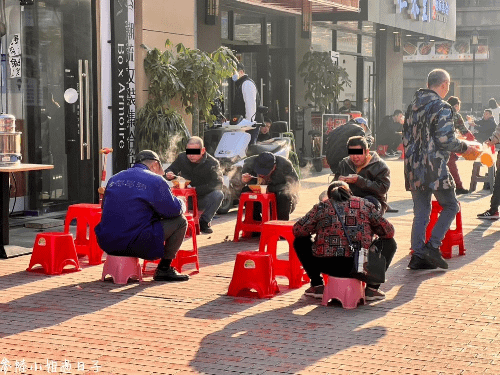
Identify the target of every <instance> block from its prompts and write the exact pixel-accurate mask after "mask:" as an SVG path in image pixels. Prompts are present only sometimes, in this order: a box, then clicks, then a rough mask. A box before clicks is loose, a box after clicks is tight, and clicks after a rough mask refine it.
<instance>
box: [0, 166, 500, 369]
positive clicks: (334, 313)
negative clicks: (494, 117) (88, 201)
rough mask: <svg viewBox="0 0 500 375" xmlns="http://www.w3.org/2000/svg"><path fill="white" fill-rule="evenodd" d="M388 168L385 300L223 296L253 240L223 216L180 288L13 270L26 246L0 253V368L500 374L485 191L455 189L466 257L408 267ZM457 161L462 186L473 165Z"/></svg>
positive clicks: (405, 236) (313, 186) (494, 260)
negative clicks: (390, 245)
mask: <svg viewBox="0 0 500 375" xmlns="http://www.w3.org/2000/svg"><path fill="white" fill-rule="evenodd" d="M388 163H389V166H390V168H391V172H392V182H393V186H392V187H391V192H390V195H389V201H390V204H391V206H393V207H395V208H398V209H399V210H400V211H399V213H394V214H387V217H389V218H390V220H391V222H392V223H393V224H394V225H395V227H396V240H397V242H398V252H397V253H396V256H395V258H394V260H393V264H392V265H391V268H390V270H389V273H388V281H387V282H386V283H385V284H384V285H383V286H382V290H384V291H385V292H386V294H387V298H386V300H384V301H379V302H376V303H371V304H369V305H365V306H360V307H358V308H357V309H355V310H344V309H342V308H341V307H340V306H338V305H333V306H328V307H324V306H321V305H320V303H319V302H320V301H319V300H316V299H312V298H308V297H305V296H303V292H304V290H305V289H306V286H303V287H302V288H300V289H292V290H291V289H288V288H287V285H288V282H287V280H286V279H281V278H280V279H278V283H279V284H280V289H281V292H280V294H279V295H277V296H276V297H274V298H272V299H263V300H259V299H248V298H233V297H227V296H226V295H225V293H226V292H227V288H228V285H229V282H230V280H231V276H232V272H233V265H234V259H235V255H236V253H238V252H239V251H244V250H257V249H258V242H257V239H250V240H244V241H241V242H238V243H234V242H231V241H228V240H231V239H232V238H233V232H234V225H235V217H236V213H235V212H231V213H229V214H228V215H224V216H221V217H220V218H218V219H216V220H215V221H214V233H213V234H212V235H209V236H207V235H203V236H200V237H199V240H198V244H199V246H200V248H199V253H200V266H201V272H200V273H199V274H196V273H194V270H193V268H191V269H190V268H189V266H187V268H186V270H187V272H188V273H192V277H191V280H190V281H189V282H186V283H178V284H169V283H157V282H154V281H153V280H152V278H151V276H150V274H149V276H148V275H147V276H146V277H145V280H144V282H142V283H138V282H134V283H129V284H128V285H126V286H120V285H114V284H113V283H111V282H101V281H99V279H100V276H101V272H102V265H101V266H86V265H85V264H84V265H83V270H82V271H81V272H67V273H64V274H63V275H60V276H52V277H49V276H45V275H43V274H37V273H28V272H25V271H24V270H25V269H26V267H27V266H28V263H29V255H28V256H21V257H17V258H12V259H7V260H0V290H1V292H0V314H1V322H0V337H1V339H0V374H1V373H6V374H15V373H25V374H38V373H40V374H41V373H43V372H45V373H47V372H52V373H60V374H63V373H66V374H94V373H96V372H99V373H103V374H127V375H135V374H138V375H139V374H141V375H142V374H349V375H352V374H384V375H385V374H391V375H392V374H500V354H499V352H500V324H499V323H500V322H499V317H500V313H499V306H500V301H499V299H500V288H499V267H498V259H499V257H500V248H499V246H498V241H499V240H500V232H499V231H498V228H499V225H500V222H484V221H480V220H478V219H476V217H475V216H476V214H477V213H479V212H481V211H484V210H485V209H486V208H488V203H489V198H490V196H489V195H488V192H486V191H478V192H476V193H474V194H471V195H468V196H461V197H460V201H461V204H462V211H463V221H464V232H465V245H466V249H467V254H466V255H465V256H460V257H459V256H454V257H453V258H452V259H451V260H450V261H449V264H450V269H449V270H448V271H442V270H429V271H410V270H408V269H406V266H407V264H408V261H409V256H408V252H409V247H410V229H411V220H412V206H411V198H410V195H409V193H408V192H406V191H404V186H403V178H402V177H403V175H402V162H401V161H399V160H395V159H392V160H389V161H388ZM459 168H460V171H461V173H462V179H463V180H464V182H465V184H464V185H465V186H466V187H467V186H468V182H469V180H470V170H471V169H472V163H471V162H467V161H459ZM327 181H328V175H327V174H326V171H324V173H323V174H314V173H311V174H310V176H309V177H307V178H305V179H304V181H303V183H302V190H301V202H300V204H299V206H298V207H297V210H296V212H295V213H294V214H293V218H297V217H299V216H301V215H304V214H305V213H306V212H307V211H308V210H309V209H310V207H312V205H313V204H314V203H315V202H316V200H317V197H318V195H319V193H320V192H321V191H322V190H324V189H325V188H326V185H327ZM480 185H481V186H479V188H481V187H482V184H480ZM50 230H53V229H50ZM22 233H23V236H24V235H26V234H25V233H26V232H22ZM13 237H14V239H15V235H14V236H13ZM278 250H279V253H280V256H283V255H286V252H287V251H288V249H287V247H286V242H285V241H281V242H280V244H279V249H278ZM457 251H458V250H456V252H457ZM23 361H24V362H23Z"/></svg>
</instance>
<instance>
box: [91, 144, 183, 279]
mask: <svg viewBox="0 0 500 375" xmlns="http://www.w3.org/2000/svg"><path fill="white" fill-rule="evenodd" d="M163 175H164V172H163V168H162V165H161V162H160V158H159V157H158V155H157V154H156V152H153V151H150V150H143V151H141V152H139V153H138V154H137V156H136V158H135V165H134V166H133V167H131V168H129V169H127V170H125V171H121V172H119V173H117V174H115V175H114V176H113V177H111V178H110V179H109V181H108V184H107V186H106V191H105V193H104V198H103V209H102V219H101V222H100V223H99V224H98V225H97V226H96V228H95V234H96V236H97V242H98V243H99V246H100V247H101V248H102V249H103V250H104V251H105V252H106V253H107V254H110V255H115V256H129V257H136V258H142V259H147V260H155V259H159V258H161V261H160V263H159V264H158V268H157V269H156V272H155V274H154V277H153V279H154V280H156V281H186V280H188V279H189V276H187V275H181V274H179V273H177V271H176V270H175V269H174V268H172V267H170V264H171V262H172V260H173V259H174V258H175V255H176V253H177V251H178V250H179V248H180V247H181V244H182V241H183V239H184V235H185V234H186V229H187V221H186V218H185V217H184V215H183V213H184V212H185V210H186V207H185V205H184V203H183V202H182V201H181V200H179V199H178V198H177V197H175V196H173V195H172V193H171V192H170V188H169V186H168V184H167V181H166V180H165V179H164V178H163Z"/></svg>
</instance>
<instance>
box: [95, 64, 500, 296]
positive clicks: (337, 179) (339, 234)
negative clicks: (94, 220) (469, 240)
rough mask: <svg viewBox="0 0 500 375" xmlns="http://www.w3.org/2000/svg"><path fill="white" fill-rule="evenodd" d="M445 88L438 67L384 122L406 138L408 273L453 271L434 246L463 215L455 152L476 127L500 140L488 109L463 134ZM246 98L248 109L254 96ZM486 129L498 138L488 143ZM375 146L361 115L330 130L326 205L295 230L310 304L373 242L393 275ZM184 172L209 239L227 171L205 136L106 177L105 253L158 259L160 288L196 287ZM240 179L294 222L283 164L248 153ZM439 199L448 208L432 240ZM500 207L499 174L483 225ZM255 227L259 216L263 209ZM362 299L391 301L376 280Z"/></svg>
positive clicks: (386, 181)
mask: <svg viewBox="0 0 500 375" xmlns="http://www.w3.org/2000/svg"><path fill="white" fill-rule="evenodd" d="M242 73H243V74H242ZM244 76H245V75H244V71H243V70H241V69H240V70H239V72H238V77H236V75H235V78H236V82H238V80H240V79H241V78H242V77H244ZM250 81H251V80H250ZM245 82H248V83H251V82H249V80H248V79H243V81H242V82H240V83H242V84H244V83H245ZM449 85H450V75H449V73H448V72H446V71H445V70H443V69H435V70H433V71H431V72H430V73H429V75H428V77H427V88H425V89H419V90H418V91H417V92H416V93H415V95H414V97H413V99H412V102H411V103H410V105H409V106H408V108H407V110H406V112H405V113H404V114H403V112H402V111H401V110H396V111H395V112H394V113H393V115H392V116H387V117H386V118H385V119H384V122H383V123H384V125H383V126H384V127H385V129H387V132H389V130H390V132H392V133H394V134H397V135H398V136H399V141H400V142H402V145H403V148H404V180H405V188H406V190H408V191H409V192H410V194H411V197H412V200H413V224H412V229H411V249H412V256H411V259H410V262H409V264H408V268H409V269H411V270H426V269H434V268H438V267H439V268H443V269H447V268H448V264H447V262H446V261H445V260H444V259H443V257H442V255H441V252H440V250H439V248H440V245H441V242H442V240H443V238H444V236H445V234H446V232H447V231H448V229H449V227H450V225H451V223H452V221H453V220H454V218H455V216H456V214H457V212H458V210H459V204H458V200H457V197H456V196H457V194H462V193H465V192H464V190H465V189H464V188H463V186H462V183H461V181H460V176H459V174H458V169H457V167H456V160H457V158H458V157H457V154H462V153H465V152H467V151H470V150H471V147H473V146H470V145H469V143H467V142H466V141H464V140H462V139H460V137H458V135H462V136H464V137H468V138H469V139H471V138H474V136H473V134H472V132H471V131H470V130H469V129H472V130H474V128H475V127H476V126H477V127H479V128H483V130H481V132H478V133H477V134H484V137H483V138H482V140H484V141H485V142H486V144H487V145H488V146H492V145H495V144H498V143H500V126H498V125H496V126H490V125H489V123H488V124H487V122H486V121H490V122H493V124H495V119H496V118H494V117H493V112H494V111H493V110H489V109H488V110H485V112H484V116H483V120H484V121H483V120H481V121H483V122H481V121H476V122H473V121H471V120H470V119H468V125H469V126H471V127H470V128H467V126H466V125H465V122H464V120H463V118H462V116H461V115H460V113H459V112H460V104H461V103H460V99H459V98H457V97H454V96H451V97H449V98H448V100H447V101H445V100H444V98H445V97H446V95H447V94H448V91H449ZM240 86H242V87H243V85H240ZM245 96H246V94H242V95H241V98H240V99H241V100H242V101H243V104H244V101H245V99H244V98H245ZM250 100H251V101H252V102H253V101H254V100H255V97H252V98H250ZM243 104H242V103H240V109H242V108H245V105H243ZM490 104H491V105H493V104H496V102H495V103H493V102H492V103H490ZM344 107H345V110H353V106H352V103H350V102H349V101H347V102H344ZM249 108H250V109H249ZM248 111H255V107H254V106H250V107H248V106H247V107H246V109H245V112H244V113H243V115H246V112H248ZM270 126H271V121H270V120H268V119H266V120H265V124H264V126H262V127H261V129H260V130H259V136H258V138H259V140H262V141H266V140H267V139H269V138H270V136H269V129H270ZM484 129H488V131H491V133H490V134H489V136H488V135H487V134H486V133H485V130H484ZM387 132H386V133H387ZM476 138H477V137H476ZM384 140H385V139H384ZM387 141H388V142H389V141H390V142H389V143H388V144H389V145H390V150H394V149H395V148H396V147H397V146H396V143H397V140H396V137H393V138H391V137H388V138H387ZM372 142H373V138H372V137H371V136H370V135H369V128H368V126H367V123H366V120H365V119H364V118H357V119H354V120H352V121H349V122H348V123H347V124H345V125H342V126H340V127H338V128H336V129H335V130H334V131H332V132H331V133H330V134H329V137H328V143H327V144H328V147H329V148H327V151H326V152H327V159H328V162H329V165H330V167H331V169H332V174H333V182H332V183H331V184H329V186H327V188H326V190H325V192H323V193H322V194H321V195H320V199H319V202H317V203H316V204H313V202H311V206H312V208H311V209H310V211H309V212H308V213H307V214H306V215H304V216H303V217H301V218H299V219H298V220H297V221H296V222H295V224H294V225H293V233H294V235H295V242H294V249H295V252H296V253H297V256H298V258H299V260H300V262H301V263H302V265H303V268H304V270H305V272H306V273H307V275H308V276H309V278H310V280H311V285H310V287H309V288H308V289H307V290H306V291H305V294H306V295H308V296H312V297H321V296H322V293H323V278H322V277H321V273H324V274H328V275H331V276H335V277H349V276H350V274H351V271H352V268H353V250H354V249H356V248H369V247H370V246H372V245H375V246H377V248H379V249H381V252H382V255H383V256H384V257H385V260H386V267H389V265H390V263H391V261H392V258H393V256H394V254H395V252H396V249H397V244H396V241H395V240H394V232H395V229H394V226H393V225H392V224H391V223H390V222H389V221H388V219H387V218H386V217H385V213H386V211H387V209H388V204H387V194H388V192H389V189H390V185H391V172H390V169H389V167H388V165H387V163H386V162H385V161H384V160H383V159H382V158H381V157H380V156H379V155H378V154H377V153H376V152H374V151H370V147H371V145H372ZM329 150H330V151H329ZM178 176H182V177H183V178H184V179H186V180H188V181H189V184H190V186H191V187H192V188H194V190H195V192H196V195H197V201H198V209H199V211H200V212H202V214H201V216H200V229H201V232H202V233H205V234H210V233H212V232H213V229H212V227H211V222H212V219H213V217H214V215H215V213H216V211H217V209H218V208H219V206H220V204H221V202H222V200H223V192H222V185H223V184H222V171H221V168H220V165H219V161H218V160H217V159H215V158H214V157H213V156H212V155H209V154H208V152H207V151H206V149H205V147H204V143H203V139H201V138H199V137H191V138H190V139H189V140H188V141H187V144H186V148H185V151H184V152H182V153H180V154H179V155H178V156H177V158H176V159H175V160H174V161H173V162H172V163H171V164H170V165H169V166H168V168H167V169H165V170H163V168H162V164H161V160H160V158H159V156H158V155H157V154H156V153H155V152H154V151H152V150H142V151H141V152H139V153H138V154H137V155H136V160H135V164H134V165H133V166H132V167H131V168H129V169H128V170H125V171H121V172H119V173H117V174H116V175H114V176H112V177H111V178H110V179H109V181H108V184H107V187H106V190H105V194H104V199H103V206H102V207H103V214H102V220H101V222H100V224H99V225H98V226H97V227H96V229H95V232H96V236H97V239H98V242H99V245H100V246H101V248H102V249H103V250H104V251H105V252H106V253H108V254H111V255H119V256H132V257H138V258H142V259H147V260H153V259H160V261H159V264H158V268H157V269H156V271H155V274H154V280H157V281H185V280H188V279H189V277H188V276H187V275H181V274H179V273H178V272H177V271H176V270H175V269H174V268H172V267H171V262H172V260H173V259H174V258H175V255H176V253H177V251H178V250H179V248H180V245H181V243H182V240H183V238H184V236H185V233H186V228H187V221H186V218H185V216H184V213H185V211H186V208H187V207H186V203H187V202H185V201H184V200H182V199H179V198H178V197H176V196H174V195H173V194H172V192H171V190H170V187H169V184H168V182H167V181H169V180H174V179H176V178H177V177H178ZM238 179H239V180H240V182H241V185H242V189H241V192H242V193H244V192H249V191H250V188H249V185H252V184H261V185H267V192H268V193H272V194H275V196H276V201H277V216H278V220H289V219H290V214H291V213H292V212H293V211H294V209H295V206H296V204H297V202H298V197H299V194H298V193H299V189H300V182H299V177H298V175H297V173H296V171H295V169H294V167H293V165H292V163H291V162H290V161H289V160H288V159H287V158H285V157H282V156H277V155H274V154H273V153H271V152H261V153H260V154H259V155H255V156H251V157H248V158H246V160H245V162H244V165H243V167H242V169H241V170H240V175H239V177H238ZM432 196H434V197H435V199H436V200H437V201H438V202H439V204H440V205H441V207H442V211H441V212H440V215H439V218H438V220H437V222H436V223H435V225H434V226H433V229H432V232H431V235H430V238H429V239H428V240H427V239H426V228H427V225H428V224H429V220H430V214H431V198H432ZM499 205H500V172H497V174H496V176H495V187H494V191H493V195H492V198H491V206H490V209H489V210H487V211H486V212H484V213H482V214H480V215H478V217H481V218H492V219H494V218H498V217H499V215H498V206H499ZM254 219H255V220H260V219H261V212H260V209H259V207H258V205H257V207H256V209H254ZM351 245H352V246H351ZM365 295H366V299H367V300H378V299H383V298H384V296H385V295H384V293H383V292H382V291H381V290H380V285H379V284H368V285H366V289H365Z"/></svg>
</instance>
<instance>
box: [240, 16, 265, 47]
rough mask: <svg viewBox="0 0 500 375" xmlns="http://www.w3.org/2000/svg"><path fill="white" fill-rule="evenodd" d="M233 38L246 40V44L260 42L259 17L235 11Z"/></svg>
mask: <svg viewBox="0 0 500 375" xmlns="http://www.w3.org/2000/svg"><path fill="white" fill-rule="evenodd" d="M234 40H239V41H242V42H247V43H248V44H261V43H262V33H261V18H260V17H256V16H247V15H243V14H239V13H235V14H234Z"/></svg>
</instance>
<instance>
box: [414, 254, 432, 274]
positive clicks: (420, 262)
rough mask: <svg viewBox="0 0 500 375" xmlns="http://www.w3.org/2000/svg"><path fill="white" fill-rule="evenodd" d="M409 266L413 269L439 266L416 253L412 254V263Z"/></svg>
mask: <svg viewBox="0 0 500 375" xmlns="http://www.w3.org/2000/svg"><path fill="white" fill-rule="evenodd" d="M408 268H409V269H411V270H433V269H436V268H437V266H434V265H432V264H430V263H429V262H427V261H426V260H424V259H422V258H419V257H418V256H416V255H412V256H411V259H410V263H408Z"/></svg>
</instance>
